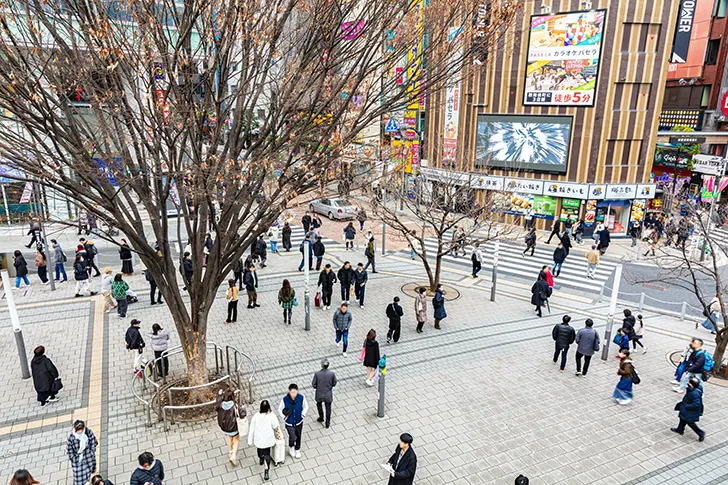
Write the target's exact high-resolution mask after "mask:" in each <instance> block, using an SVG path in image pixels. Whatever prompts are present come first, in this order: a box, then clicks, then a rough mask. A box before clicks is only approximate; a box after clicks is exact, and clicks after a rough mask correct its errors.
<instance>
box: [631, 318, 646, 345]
mask: <svg viewBox="0 0 728 485" xmlns="http://www.w3.org/2000/svg"><path fill="white" fill-rule="evenodd" d="M644 335H645V323H644V321H642V315H637V322H636V323H635V325H634V336H633V337H632V348H633V350H634V351H635V352H636V351H637V346H638V345H639V346H640V347H642V353H643V354H646V353H647V347H645V346H644V345H642V337H644Z"/></svg>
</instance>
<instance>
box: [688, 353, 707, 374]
mask: <svg viewBox="0 0 728 485" xmlns="http://www.w3.org/2000/svg"><path fill="white" fill-rule="evenodd" d="M704 368H705V350H702V349H700V350H698V351H697V352H693V353H692V354H690V357H689V358H688V364H687V367H685V372H690V373H692V374H702V373H703V370H704Z"/></svg>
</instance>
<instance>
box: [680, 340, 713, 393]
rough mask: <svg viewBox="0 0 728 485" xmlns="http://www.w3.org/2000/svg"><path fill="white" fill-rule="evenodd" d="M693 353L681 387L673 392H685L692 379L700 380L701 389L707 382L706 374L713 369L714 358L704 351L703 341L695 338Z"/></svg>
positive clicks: (692, 343)
mask: <svg viewBox="0 0 728 485" xmlns="http://www.w3.org/2000/svg"><path fill="white" fill-rule="evenodd" d="M690 346H691V347H692V349H693V351H692V352H691V353H690V356H689V357H688V360H687V364H686V365H685V373H684V374H683V376H682V380H681V381H680V385H679V386H677V387H673V388H672V390H673V391H675V392H678V393H681V392H685V388H686V387H687V385H688V381H689V380H690V378H691V377H697V378H698V379H699V380H700V387H701V388H702V387H703V382H702V381H705V380H707V379H706V377H707V376H705V375H704V374H705V373H707V372H709V371H711V370H712V369H713V365H715V364H714V363H713V357H712V356H711V355H710V354H708V353H706V352H705V351H704V350H703V341H702V340H701V339H699V338H694V339H693V341H692V342H691V343H690Z"/></svg>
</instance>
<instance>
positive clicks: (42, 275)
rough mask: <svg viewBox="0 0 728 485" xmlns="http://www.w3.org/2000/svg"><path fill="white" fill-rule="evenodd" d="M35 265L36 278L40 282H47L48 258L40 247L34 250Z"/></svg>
mask: <svg viewBox="0 0 728 485" xmlns="http://www.w3.org/2000/svg"><path fill="white" fill-rule="evenodd" d="M35 267H36V268H38V278H39V279H40V282H41V284H44V285H47V284H48V260H47V259H46V255H45V253H44V252H43V250H42V249H40V248H38V249H36V251H35Z"/></svg>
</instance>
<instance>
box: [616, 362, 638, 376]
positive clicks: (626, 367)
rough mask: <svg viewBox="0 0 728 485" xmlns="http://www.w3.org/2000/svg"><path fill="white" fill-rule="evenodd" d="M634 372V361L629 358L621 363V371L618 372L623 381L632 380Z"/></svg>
mask: <svg viewBox="0 0 728 485" xmlns="http://www.w3.org/2000/svg"><path fill="white" fill-rule="evenodd" d="M633 372H634V366H633V365H632V359H630V358H629V357H627V358H625V359H622V360H621V361H620V362H619V370H618V371H617V375H618V376H620V377H622V378H623V379H631V378H632V373H633Z"/></svg>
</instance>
